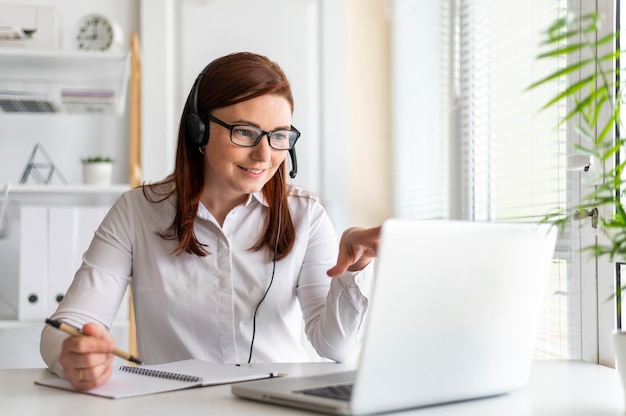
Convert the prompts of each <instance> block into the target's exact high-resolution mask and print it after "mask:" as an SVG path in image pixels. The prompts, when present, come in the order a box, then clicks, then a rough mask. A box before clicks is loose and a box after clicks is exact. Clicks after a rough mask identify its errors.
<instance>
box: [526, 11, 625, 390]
mask: <svg viewBox="0 0 626 416" xmlns="http://www.w3.org/2000/svg"><path fill="white" fill-rule="evenodd" d="M601 23H602V16H601V15H599V14H597V13H590V14H586V15H582V16H567V17H565V18H561V19H558V20H556V21H555V23H554V24H552V25H551V26H550V28H549V29H548V31H547V32H546V35H545V38H544V42H543V46H545V47H546V48H547V49H548V50H547V52H545V53H542V54H541V55H539V56H538V59H559V60H560V62H566V64H565V65H563V66H561V67H560V68H559V69H558V70H556V71H554V72H553V73H552V74H549V75H548V76H546V77H544V78H543V79H541V80H539V81H537V82H536V83H534V84H533V85H531V86H530V88H531V89H532V88H535V87H537V86H539V85H543V84H545V83H548V82H557V81H561V82H562V81H565V82H564V84H563V85H565V87H564V88H563V89H562V90H561V91H559V92H558V93H556V94H555V96H554V98H553V99H551V100H550V101H548V102H547V103H546V104H545V106H544V108H547V107H551V106H555V105H561V106H563V105H564V104H566V103H569V106H566V107H565V108H567V109H566V110H565V112H564V114H563V116H561V119H560V123H561V124H562V123H566V122H569V123H572V124H573V125H574V133H575V134H578V135H579V136H580V137H581V138H582V139H583V140H582V142H583V143H586V144H583V145H578V146H575V148H576V152H578V153H580V154H583V155H587V156H588V157H589V158H590V160H593V161H597V162H599V165H600V166H599V168H598V169H594V171H595V172H593V173H592V172H589V173H590V174H591V176H593V177H592V178H591V179H592V180H593V183H596V184H599V185H597V186H595V187H594V189H593V190H592V191H590V192H589V194H588V195H583V196H582V200H581V203H580V205H579V206H578V207H576V208H575V209H573V210H572V211H571V212H559V213H556V214H549V215H547V216H546V217H545V221H547V222H551V223H553V224H555V225H556V226H559V227H560V228H561V229H562V230H563V229H565V227H566V226H567V225H568V224H573V221H574V220H577V219H580V218H581V213H582V216H591V217H592V224H593V223H595V226H596V227H597V228H598V230H601V232H600V235H598V242H597V244H596V245H594V246H591V247H584V248H583V250H588V251H589V252H590V253H592V254H593V255H595V256H608V257H609V259H611V260H617V261H623V259H626V204H625V202H624V199H625V198H626V193H625V186H624V185H625V182H624V181H625V178H624V170H625V169H626V158H624V157H623V155H624V151H625V150H626V130H624V125H623V120H622V117H623V116H622V113H621V103H622V100H623V96H622V94H623V93H622V88H621V85H620V83H619V76H618V75H619V68H616V65H617V63H618V62H619V59H618V58H619V50H618V48H617V47H616V44H617V42H616V41H617V39H618V33H617V32H616V31H608V32H606V34H602V31H601V30H600V29H601ZM579 74H582V75H579ZM574 75H576V76H575V77H573V76H574ZM571 79H575V80H574V81H571ZM589 214H591V215H589ZM615 286H616V287H615V292H614V295H613V298H612V299H611V300H613V299H614V300H615V302H616V308H617V313H618V314H621V305H622V304H621V301H622V291H623V290H624V287H620V284H617V283H616V285H615ZM616 329H617V330H616V331H615V332H614V333H613V335H612V337H613V345H614V347H615V359H616V363H617V367H618V369H620V373H621V374H620V375H621V378H622V382H623V385H624V387H626V331H624V330H623V329H620V328H616Z"/></svg>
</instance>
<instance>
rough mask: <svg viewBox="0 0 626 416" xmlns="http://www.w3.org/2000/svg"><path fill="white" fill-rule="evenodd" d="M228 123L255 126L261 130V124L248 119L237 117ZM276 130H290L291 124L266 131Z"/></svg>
mask: <svg viewBox="0 0 626 416" xmlns="http://www.w3.org/2000/svg"><path fill="white" fill-rule="evenodd" d="M228 124H245V125H248V126H252V127H256V128H257V129H260V130H263V129H262V128H261V126H259V125H258V124H257V123H255V122H252V121H250V120H243V119H239V120H234V121H233V122H231V123H228ZM276 130H291V125H289V126H286V127H285V126H280V127H276V128H274V129H272V130H268V131H276ZM263 131H265V130H263Z"/></svg>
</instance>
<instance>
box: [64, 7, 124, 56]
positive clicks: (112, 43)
mask: <svg viewBox="0 0 626 416" xmlns="http://www.w3.org/2000/svg"><path fill="white" fill-rule="evenodd" d="M122 41H123V39H122V29H121V27H120V26H119V25H118V24H117V23H116V22H114V21H113V20H111V19H109V18H107V17H105V16H102V15H99V14H90V15H87V16H85V17H83V18H82V19H80V20H79V21H78V25H77V28H76V34H75V40H74V42H75V43H74V45H75V46H76V48H77V49H78V50H81V51H99V52H105V51H118V50H120V47H121V46H122Z"/></svg>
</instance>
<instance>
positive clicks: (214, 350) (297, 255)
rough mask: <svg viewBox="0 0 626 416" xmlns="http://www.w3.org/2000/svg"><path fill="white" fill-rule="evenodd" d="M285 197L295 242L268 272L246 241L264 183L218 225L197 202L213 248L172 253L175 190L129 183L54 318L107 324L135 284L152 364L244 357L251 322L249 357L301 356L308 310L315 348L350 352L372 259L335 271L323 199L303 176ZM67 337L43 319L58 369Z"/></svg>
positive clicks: (262, 207) (45, 351)
mask: <svg viewBox="0 0 626 416" xmlns="http://www.w3.org/2000/svg"><path fill="white" fill-rule="evenodd" d="M147 192H150V191H147ZM155 198H157V199H158V196H156V197H155ZM289 207H290V212H291V215H292V220H293V222H294V224H295V228H296V241H295V245H294V247H293V250H292V252H291V253H290V254H289V255H288V256H287V257H286V258H284V259H282V260H280V261H277V262H276V265H275V267H276V268H275V271H273V270H272V269H273V267H274V264H273V261H272V257H273V253H270V252H269V250H261V251H253V250H251V249H250V248H251V247H252V246H253V245H254V244H255V243H256V241H257V239H258V236H259V235H260V233H261V232H262V231H263V230H264V226H265V216H266V211H267V204H266V202H265V201H264V198H263V195H262V194H261V193H257V194H253V195H250V197H249V198H248V200H247V202H246V203H245V204H242V205H240V206H237V207H235V208H234V209H233V210H232V211H231V212H230V213H229V214H228V215H227V217H226V219H225V221H224V224H223V226H222V227H220V226H219V224H218V223H217V221H216V220H215V218H214V217H213V215H211V213H210V212H209V211H208V210H207V209H206V208H205V207H204V206H203V205H200V206H199V209H198V213H197V216H196V220H195V224H194V231H195V234H196V236H197V238H198V240H199V241H200V242H201V243H203V244H205V245H206V247H205V248H206V250H207V251H208V252H209V253H210V254H209V255H207V256H205V257H200V256H196V255H193V254H189V253H182V254H180V255H175V254H173V251H174V248H175V246H176V243H177V242H176V241H174V240H166V239H163V238H161V237H160V236H158V235H157V233H158V232H160V231H164V230H165V229H167V227H168V226H169V225H170V224H171V221H172V218H173V217H174V213H175V208H174V204H173V198H170V199H167V200H165V201H163V202H159V203H155V202H150V201H148V200H147V199H146V197H145V196H144V194H143V191H142V189H141V188H139V189H134V190H131V191H129V192H127V193H125V194H124V195H123V196H122V197H121V198H120V199H119V200H118V201H117V202H116V203H115V204H114V206H113V207H112V209H111V210H110V212H109V213H108V214H107V216H106V217H105V219H104V220H103V222H102V224H101V225H100V227H99V228H98V230H97V231H96V233H95V236H94V239H93V241H92V243H91V245H90V247H89V249H88V250H87V251H86V252H85V254H84V256H83V264H82V266H81V267H80V269H79V270H78V271H77V273H76V275H75V277H74V281H73V283H72V285H71V287H70V288H69V290H68V292H67V294H66V296H65V298H64V299H63V302H62V303H61V304H60V306H59V308H58V310H57V311H56V313H55V314H54V315H53V318H54V319H61V320H65V321H66V322H68V323H71V324H73V325H76V326H79V327H80V326H82V325H84V324H85V323H87V322H99V323H100V324H102V325H104V326H105V327H107V328H110V326H111V324H112V322H113V319H114V318H115V316H116V314H117V311H118V309H119V306H120V303H121V302H122V299H123V297H124V293H125V291H126V289H127V286H128V285H129V284H130V285H131V287H132V294H133V304H134V311H135V322H136V331H137V347H138V353H139V357H140V358H141V360H142V361H144V362H145V363H147V364H154V363H162V362H168V361H176V360H183V359H187V358H196V359H202V360H207V361H214V362H224V363H242V362H247V360H248V354H249V351H250V346H251V342H252V339H253V332H255V334H254V347H253V354H252V362H294V361H306V360H307V359H309V355H308V354H307V353H306V350H305V349H304V347H303V344H302V340H301V334H302V322H303V318H304V328H305V332H306V335H307V337H308V339H309V341H310V342H311V344H312V345H313V347H314V348H315V350H316V351H317V353H318V354H319V355H321V356H322V357H326V358H329V359H332V360H336V361H346V360H349V359H351V358H352V357H354V355H355V354H356V353H357V352H358V350H359V348H360V343H361V340H362V335H363V331H364V327H365V316H366V310H367V304H368V295H369V293H370V291H371V286H372V279H373V273H372V270H373V265H372V264H370V265H369V266H368V267H366V268H365V269H363V270H362V271H360V272H357V273H351V272H347V273H345V274H344V275H343V276H341V277H339V278H335V279H331V278H329V277H328V276H327V275H326V270H327V269H329V268H330V267H331V266H333V265H334V264H335V262H336V260H337V252H338V242H337V238H336V235H335V232H334V230H333V227H332V225H331V222H330V219H329V218H328V215H327V213H326V211H325V209H324V208H323V206H322V205H321V203H320V202H319V200H318V199H317V198H316V197H315V196H314V195H312V194H310V193H308V192H305V191H303V190H301V189H299V188H296V187H292V188H290V192H289ZM272 276H273V279H272ZM270 283H271V287H270V289H269V291H268V293H267V296H266V297H265V299H264V300H263V301H262V302H261V303H260V305H259V302H260V301H261V299H262V298H263V295H264V293H265V291H266V290H267V288H268V286H269V285H270ZM257 305H258V311H257V313H256V330H255V331H253V317H254V315H255V309H256V308H257ZM65 336H66V335H65V334H63V333H60V331H57V330H55V329H52V328H49V327H46V328H45V329H44V331H43V332H42V339H41V352H42V357H43V358H44V360H45V361H46V363H47V364H48V366H50V368H51V369H52V370H53V371H55V372H56V373H57V374H60V375H61V374H62V368H61V366H60V365H59V363H58V356H59V354H60V350H61V343H62V341H63V339H64V338H65Z"/></svg>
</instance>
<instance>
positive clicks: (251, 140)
mask: <svg viewBox="0 0 626 416" xmlns="http://www.w3.org/2000/svg"><path fill="white" fill-rule="evenodd" d="M209 120H211V121H213V122H214V123H217V124H219V125H220V126H222V127H224V128H227V129H228V130H230V141H231V142H233V143H234V144H236V145H237V146H242V147H254V146H256V145H257V144H259V142H260V141H261V139H262V138H263V136H265V135H266V134H267V141H268V142H269V144H270V147H271V148H272V149H276V150H290V149H292V148H293V146H294V145H295V144H296V141H297V140H298V137H300V132H299V131H298V130H297V129H296V128H295V127H293V126H291V130H284V129H282V130H272V131H265V130H261V129H259V128H257V127H254V126H251V125H249V124H227V123H225V122H223V121H222V120H220V119H219V118H217V117H214V116H212V115H211V114H209Z"/></svg>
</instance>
